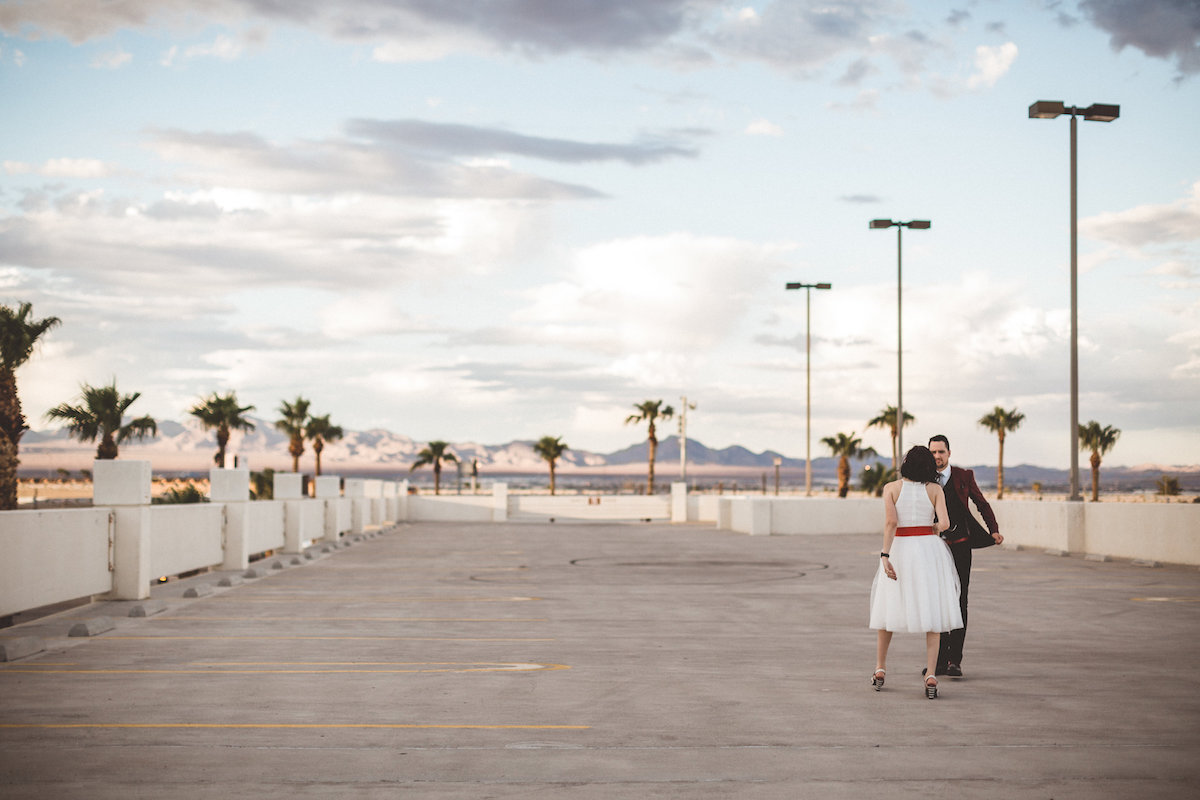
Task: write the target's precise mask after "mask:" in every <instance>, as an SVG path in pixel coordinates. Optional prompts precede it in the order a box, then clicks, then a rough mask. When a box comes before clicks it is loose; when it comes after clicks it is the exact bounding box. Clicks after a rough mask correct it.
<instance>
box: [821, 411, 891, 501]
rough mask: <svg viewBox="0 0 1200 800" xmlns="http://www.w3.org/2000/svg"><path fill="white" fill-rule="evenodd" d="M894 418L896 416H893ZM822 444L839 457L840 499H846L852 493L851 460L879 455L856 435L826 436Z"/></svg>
mask: <svg viewBox="0 0 1200 800" xmlns="http://www.w3.org/2000/svg"><path fill="white" fill-rule="evenodd" d="M893 416H895V415H894V414H893ZM821 444H823V445H825V446H826V447H828V448H829V449H830V451H831V452H832V453H833V455H835V456H837V457H838V471H837V474H838V497H845V496H846V494H847V493H848V492H849V491H850V459H852V458H871V457H872V456H875V455H878V454H877V453H876V452H875V448H873V447H867V448H864V447H863V446H862V439H860V438H858V436H856V435H855V434H854V433H850V434H849V435H847V434H845V433H836V434H834V435H833V436H826V437H825V438H824V439H822V440H821Z"/></svg>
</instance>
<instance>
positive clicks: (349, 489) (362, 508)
mask: <svg viewBox="0 0 1200 800" xmlns="http://www.w3.org/2000/svg"><path fill="white" fill-rule="evenodd" d="M346 497H347V498H348V499H349V500H350V532H351V533H362V532H363V531H364V530H366V527H367V523H368V519H367V518H368V517H369V516H370V513H371V512H370V501H369V500H368V499H367V482H366V481H365V480H363V479H362V478H346Z"/></svg>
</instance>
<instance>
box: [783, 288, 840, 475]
mask: <svg viewBox="0 0 1200 800" xmlns="http://www.w3.org/2000/svg"><path fill="white" fill-rule="evenodd" d="M787 288H788V289H803V290H804V496H805V497H812V335H811V333H810V330H811V326H812V290H813V289H832V288H833V284H832V283H789V284H788V285H787ZM775 469H776V474H777V477H776V480H775V482H776V483H778V482H779V479H778V470H779V467H778V466H776V468H775ZM775 493H776V494H778V493H779V492H778V491H776V492H775Z"/></svg>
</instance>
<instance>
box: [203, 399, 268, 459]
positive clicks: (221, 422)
mask: <svg viewBox="0 0 1200 800" xmlns="http://www.w3.org/2000/svg"><path fill="white" fill-rule="evenodd" d="M253 410H254V406H239V405H238V401H237V393H236V392H229V393H227V394H226V395H225V396H224V397H222V396H221V395H219V394H217V393H216V392H213V393H212V395H211V396H210V397H208V398H206V399H205V400H203V401H201V402H199V403H197V404H196V405H194V406H192V408H191V410H190V411H188V413H189V414H191V415H192V416H193V417H195V418H196V419H198V420H200V426H201V427H202V428H204V430H206V431H210V430H213V429H214V428H215V429H216V431H217V454H216V455H215V456H213V463H214V464H216V465H217V466H218V467H224V466H225V448H226V446H227V445H228V444H229V434H230V432H231V431H252V430H254V423H253V422H251V421H250V420H248V419H246V418H245V417H243V416H242V415H243V414H245V413H246V412H247V411H253Z"/></svg>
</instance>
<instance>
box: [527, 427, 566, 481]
mask: <svg viewBox="0 0 1200 800" xmlns="http://www.w3.org/2000/svg"><path fill="white" fill-rule="evenodd" d="M570 449H571V448H570V447H568V446H567V444H566V442H564V441H563V440H562V437H561V436H543V437H542V438H541V439H538V440H537V441H536V442H535V443H534V445H533V452H535V453H537V454H538V455H539V456H541V457H542V458H544V459H545V460H546V461H547V462H549V464H550V494H552V495H553V494H554V462H555V461H557V460H558V459H559V457H560V456H561V455H562V454H563V452H564V451H566V450H570Z"/></svg>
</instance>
